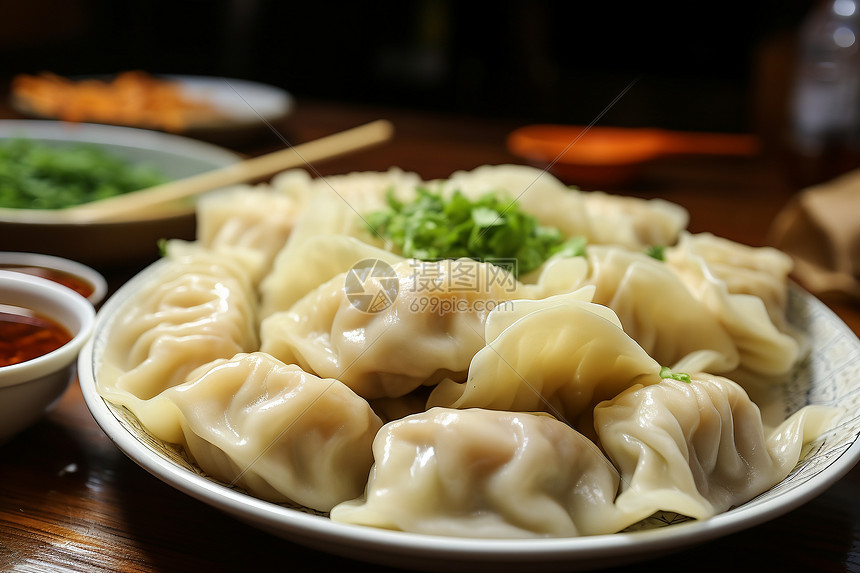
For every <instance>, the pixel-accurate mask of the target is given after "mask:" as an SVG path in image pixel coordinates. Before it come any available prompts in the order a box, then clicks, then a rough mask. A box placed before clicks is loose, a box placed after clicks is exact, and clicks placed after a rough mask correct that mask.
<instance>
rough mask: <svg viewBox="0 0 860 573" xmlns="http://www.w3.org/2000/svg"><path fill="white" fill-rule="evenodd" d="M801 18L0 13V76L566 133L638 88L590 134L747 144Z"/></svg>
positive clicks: (663, 13) (61, 3)
mask: <svg viewBox="0 0 860 573" xmlns="http://www.w3.org/2000/svg"><path fill="white" fill-rule="evenodd" d="M811 5H812V2H811V1H810V0H805V1H800V0H786V1H780V2H777V1H775V0H768V1H763V2H743V1H738V0H729V1H725V2H719V3H710V4H702V3H696V2H668V3H666V2H664V3H660V2H637V3H617V2H572V1H571V2H560V1H559V2H552V1H547V0H544V1H530V2H524V1H497V2H469V1H460V2H456V1H454V0H420V1H415V2H396V1H392V0H382V1H377V2H372V3H370V2H327V1H324V0H318V1H315V2H289V1H278V0H147V1H144V0H127V1H114V0H27V1H25V2H22V1H20V0H0V76H2V77H3V78H9V77H11V76H13V75H14V74H17V73H21V72H26V73H36V72H40V71H52V72H55V73H58V74H61V75H77V74H84V75H88V74H104V73H108V74H109V73H115V72H118V71H122V70H130V69H140V70H146V71H149V72H152V73H178V74H192V75H216V76H227V77H236V78H243V79H251V80H257V81H262V82H265V83H269V84H273V85H276V86H280V87H283V88H285V89H286V90H288V91H289V92H291V93H292V94H293V95H295V96H297V97H307V98H318V99H335V100H344V101H354V102H357V103H368V104H385V105H395V106H401V107H408V108H421V109H428V110H441V111H446V112H454V113H463V114H471V115H482V116H505V117H515V118H522V119H523V120H524V121H554V122H564V123H588V122H590V121H591V120H592V119H594V118H595V117H596V116H597V115H598V114H599V113H600V112H601V111H602V110H603V109H604V108H605V107H606V106H607V105H608V104H609V103H610V102H611V101H612V100H613V99H614V98H615V97H616V96H617V95H618V94H619V93H621V92H622V91H623V90H624V89H625V87H626V86H628V85H629V84H630V83H631V82H634V81H635V84H634V85H633V87H632V88H631V89H630V90H629V92H627V93H626V95H625V96H624V97H623V98H621V100H620V101H619V102H618V103H617V104H616V105H615V106H614V107H612V109H611V110H610V111H609V112H608V113H607V114H606V115H605V116H604V118H603V119H602V121H601V123H604V124H615V125H630V126H639V125H657V126H662V127H668V128H673V129H686V130H713V131H751V130H754V129H757V126H758V124H759V123H762V122H764V123H767V122H768V119H767V116H768V115H776V114H778V113H779V109H778V108H779V107H780V105H781V103H780V101H779V97H778V96H779V94H781V93H782V91H783V88H784V85H783V84H784V82H785V81H786V79H785V77H786V75H785V73H782V72H781V70H782V69H783V68H784V67H785V66H787V65H788V63H787V62H790V60H791V53H790V50H791V42H790V37H791V35H792V34H793V32H794V31H795V30H796V28H797V26H798V24H799V22H800V21H801V19H802V18H803V17H804V15H805V14H806V13H807V12H808V10H809V9H810V6H811ZM786 38H788V39H786ZM781 66H782V67H781ZM774 94H776V95H774Z"/></svg>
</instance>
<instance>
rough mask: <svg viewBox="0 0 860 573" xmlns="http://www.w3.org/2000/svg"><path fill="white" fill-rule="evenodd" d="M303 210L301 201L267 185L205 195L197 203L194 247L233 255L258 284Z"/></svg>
mask: <svg viewBox="0 0 860 573" xmlns="http://www.w3.org/2000/svg"><path fill="white" fill-rule="evenodd" d="M303 207H304V205H303V204H302V203H301V201H299V200H297V199H296V198H294V197H290V196H288V195H285V194H282V193H277V192H275V191H273V190H272V189H271V188H270V187H269V186H268V185H259V186H256V187H252V186H249V185H243V186H236V187H231V188H228V189H223V190H219V191H217V192H213V193H208V194H206V195H204V196H203V197H201V198H200V199H199V200H198V202H197V243H199V244H200V245H201V246H203V247H205V248H207V249H211V250H213V251H235V252H236V253H237V255H238V256H241V257H243V258H244V259H246V264H251V265H253V269H254V272H253V275H252V276H253V279H254V283H255V284H257V283H258V282H259V281H260V280H262V278H263V276H264V275H265V274H266V273H268V272H269V269H270V268H271V266H272V261H273V260H274V258H275V255H277V254H278V252H280V250H281V249H282V248H283V246H284V243H286V241H287V237H289V236H290V232H291V231H292V228H293V223H294V221H295V220H296V218H297V217H298V214H299V212H300V211H301V209H302V208H303Z"/></svg>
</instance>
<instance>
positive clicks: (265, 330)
mask: <svg viewBox="0 0 860 573" xmlns="http://www.w3.org/2000/svg"><path fill="white" fill-rule="evenodd" d="M390 270H391V271H393V274H392V275H391V276H388V275H384V276H383V275H379V276H375V275H374V274H372V273H371V274H369V275H367V276H366V277H365V282H364V283H363V289H364V291H366V292H367V293H370V294H371V295H378V296H382V295H386V296H388V297H389V298H388V299H387V300H384V301H382V302H384V304H382V305H381V306H379V307H375V308H373V307H368V308H363V307H361V306H360V305H359V304H357V300H356V299H355V298H350V296H348V293H347V292H346V286H345V285H346V282H347V281H348V279H349V276H352V275H347V274H341V275H338V276H336V277H335V278H333V279H331V280H330V281H329V282H327V283H325V284H323V285H322V286H321V287H319V288H318V289H316V290H314V291H313V292H311V293H310V294H309V295H307V296H306V297H305V298H303V299H302V300H300V301H299V302H298V303H296V304H295V305H293V307H291V308H290V310H289V311H287V312H281V313H276V314H274V315H271V316H269V317H268V318H266V319H265V320H264V321H263V324H262V329H261V339H262V346H261V349H262V351H264V352H267V353H269V354H272V355H273V356H275V357H276V358H278V359H280V360H283V361H284V362H294V363H296V364H299V365H301V366H302V367H303V368H305V369H306V370H308V371H310V372H313V373H315V374H317V375H319V376H323V377H331V378H337V379H338V380H341V381H343V382H344V383H345V384H346V385H347V386H349V387H350V388H352V389H353V390H355V391H356V392H357V393H358V394H359V395H361V396H363V397H365V398H368V399H373V398H382V397H398V396H403V395H405V394H408V393H409V392H411V391H413V390H414V389H416V388H418V387H419V386H421V385H423V384H433V383H435V382H437V381H438V380H439V379H441V378H442V377H444V376H455V377H456V376H464V375H465V372H466V369H467V368H468V366H469V361H470V360H471V359H472V356H474V355H475V353H476V352H477V351H478V350H479V349H480V348H482V347H483V346H484V321H485V320H486V316H487V314H488V313H489V312H490V310H491V309H492V308H494V306H495V305H497V304H498V303H499V302H500V301H505V300H507V299H509V298H510V297H511V296H512V294H513V293H514V292H516V289H517V288H518V285H517V282H516V280H515V279H514V278H513V277H512V276H511V275H510V274H509V273H507V272H506V271H505V270H504V269H502V268H500V267H496V266H494V265H491V264H489V263H479V262H477V261H473V260H471V259H458V260H443V261H436V262H421V261H415V260H405V261H402V262H400V263H396V264H395V265H394V266H393V267H390ZM356 276H357V275H356ZM392 289H395V291H396V292H393V291H392Z"/></svg>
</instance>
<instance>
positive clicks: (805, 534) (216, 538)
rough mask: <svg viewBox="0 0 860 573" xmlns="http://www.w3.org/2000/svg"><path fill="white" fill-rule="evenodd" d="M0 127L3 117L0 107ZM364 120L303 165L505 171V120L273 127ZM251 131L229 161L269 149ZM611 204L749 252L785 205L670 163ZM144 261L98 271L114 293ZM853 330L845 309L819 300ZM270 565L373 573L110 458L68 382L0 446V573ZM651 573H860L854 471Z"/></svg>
mask: <svg viewBox="0 0 860 573" xmlns="http://www.w3.org/2000/svg"><path fill="white" fill-rule="evenodd" d="M0 117H15V115H14V113H12V112H11V111H10V110H8V109H0ZM378 118H388V119H390V120H392V121H393V123H394V125H395V129H396V136H395V138H394V140H393V141H392V142H391V143H389V144H386V145H384V146H382V147H378V148H375V149H372V150H367V151H363V152H360V153H357V154H354V155H350V156H346V157H342V158H340V159H337V160H331V161H327V162H323V163H320V164H318V165H315V168H316V169H317V170H318V172H319V173H320V174H322V175H327V174H336V173H345V172H349V171H353V170H384V169H387V168H388V167H390V166H399V167H402V168H403V169H405V170H414V171H416V172H418V173H419V174H420V175H421V176H423V177H425V178H435V177H445V176H447V175H449V174H450V173H452V172H453V171H455V170H458V169H472V168H474V167H476V166H478V165H481V164H485V163H503V162H512V161H517V160H516V158H514V157H512V156H510V155H509V154H508V153H507V152H506V150H505V147H504V139H505V136H506V135H507V133H509V132H510V131H511V130H512V129H513V128H515V127H518V126H519V125H520V123H519V122H517V121H514V120H475V119H470V118H463V117H451V116H446V115H439V114H430V113H416V112H409V111H405V110H396V109H374V108H371V107H359V106H349V105H344V104H338V103H329V102H313V101H299V102H298V104H297V107H296V111H295V113H294V114H293V115H292V116H291V117H290V118H288V119H287V120H285V121H284V122H283V124H278V125H277V126H276V127H277V129H278V130H280V132H281V135H282V136H283V137H284V138H285V139H286V140H287V141H289V142H290V143H294V144H295V143H300V142H302V141H307V140H310V139H314V138H316V137H319V136H322V135H325V134H328V133H333V132H336V131H339V130H341V129H345V128H348V127H352V126H355V125H359V124H361V123H364V122H367V121H371V120H373V119H378ZM283 145H284V144H283V142H282V141H281V139H280V138H279V137H277V136H275V135H274V134H271V133H264V134H262V135H261V137H260V138H258V139H256V140H254V141H244V142H242V143H241V145H239V144H237V145H236V146H234V147H236V148H237V150H239V151H244V152H246V153H249V154H255V153H259V152H262V151H266V150H271V149H276V148H279V147H282V146H283ZM616 192H619V193H627V194H632V195H636V196H641V197H662V198H664V199H668V200H670V201H674V202H676V203H678V204H680V205H682V206H684V207H686V208H687V209H688V210H689V212H690V215H691V221H690V230H692V231H694V232H698V231H711V232H714V233H715V234H718V235H722V236H725V237H727V238H730V239H733V240H736V241H740V242H743V243H746V244H750V245H762V244H765V243H766V241H767V228H768V225H769V223H770V221H771V219H772V218H773V216H774V215H775V214H776V213H777V212H778V211H779V209H780V208H781V207H782V206H783V205H784V204H785V202H786V201H787V200H788V199H789V197H790V196H791V193H792V187H791V185H790V184H788V183H787V182H786V179H785V177H784V176H783V174H782V172H781V167H780V165H779V164H777V163H774V162H773V161H770V160H765V159H761V158H756V159H750V158H746V159H739V158H703V157H699V158H689V157H688V158H673V159H664V160H661V161H659V162H656V163H654V164H652V165H650V166H649V167H648V168H647V169H646V170H645V171H644V172H643V174H642V176H641V178H640V180H638V181H637V182H636V183H634V184H631V185H630V186H629V187H627V188H625V189H624V190H622V191H616ZM147 262H148V261H141V262H139V263H138V262H135V263H134V264H130V265H124V266H122V267H112V268H103V269H100V270H102V272H104V273H105V274H106V275H107V276H108V278H109V281H110V283H111V286H112V288H114V289H115V288H116V287H118V286H119V285H120V284H122V282H123V281H124V280H127V278H129V277H130V276H132V275H133V274H134V273H136V272H137V271H138V270H140V268H142V266H144V265H145V264H146V263H147ZM829 304H831V306H832V308H834V310H835V311H836V312H837V313H838V314H839V315H840V316H841V317H842V318H843V319H844V320H845V321H846V322H847V323H848V324H849V326H851V328H852V329H853V330H854V332H855V333H857V332H860V311H858V307H857V306H856V305H852V304H847V303H838V302H834V301H830V302H829ZM263 564H273V566H278V567H281V568H283V569H284V570H290V571H318V570H320V568H328V567H332V568H337V569H349V570H353V571H355V570H359V571H360V570H371V569H372V570H374V571H383V570H385V569H384V568H380V567H378V566H370V565H366V564H364V563H362V562H357V561H351V560H347V559H343V558H340V557H336V556H333V555H330V554H327V553H322V552H318V551H314V550H310V549H306V548H304V547H302V546H299V545H296V544H293V543H291V542H289V541H285V540H283V539H280V538H277V537H274V536H272V535H270V534H267V533H263V532H261V531H259V530H257V529H255V528H253V527H251V526H248V525H246V524H244V523H242V522H239V521H237V520H235V519H233V518H231V517H228V516H226V515H224V514H222V513H221V512H219V511H218V510H215V509H213V508H211V507H209V506H207V505H205V504H203V503H201V502H198V501H196V500H194V499H192V498H190V497H188V496H187V495H185V494H182V493H180V492H179V491H177V490H175V489H173V488H172V487H170V486H168V485H166V484H164V483H162V482H161V481H159V480H158V479H157V478H155V477H153V476H151V475H150V474H149V473H147V472H146V471H145V470H143V469H141V468H140V467H138V466H137V465H136V464H135V463H134V462H132V461H130V460H129V459H128V458H127V457H126V456H125V455H123V454H122V453H121V452H120V451H119V450H118V449H117V448H116V446H115V445H114V444H113V443H112V442H111V441H110V440H109V439H108V438H107V436H106V435H105V434H104V433H103V432H102V430H101V429H100V428H99V427H98V426H97V425H96V423H95V421H94V420H93V418H92V417H91V416H90V414H89V411H88V410H87V408H86V405H85V403H84V402H83V399H82V397H81V392H80V389H79V387H78V386H77V384H73V385H72V386H71V387H70V389H69V390H68V392H67V393H66V394H65V395H64V397H63V398H62V399H61V401H60V402H59V403H58V404H57V406H56V407H55V408H54V409H53V410H52V411H51V412H50V413H49V414H48V415H47V416H46V417H45V418H44V419H43V420H42V421H40V422H39V423H38V424H36V425H35V426H33V427H31V428H30V429H28V430H27V431H25V432H24V433H22V434H20V435H19V436H17V437H16V438H15V439H13V440H12V441H11V442H9V443H8V444H6V445H4V446H2V447H0V570H3V571H19V572H25V571H26V572H31V571H32V572H36V571H38V572H41V571H87V572H90V571H141V572H143V571H191V570H201V571H232V570H239V569H242V570H255V569H257V568H261V567H262V566H263ZM634 567H635V569H637V570H641V569H642V568H643V567H644V568H646V569H650V568H654V569H659V570H661V571H730V570H738V569H740V570H761V571H765V570H767V571H847V570H853V571H858V570H860V468H854V469H853V470H852V471H851V472H850V473H848V474H847V475H846V476H845V477H844V478H843V479H841V480H840V481H839V482H838V483H836V484H835V485H834V486H833V487H831V488H830V489H829V490H828V491H826V492H825V493H823V494H822V495H820V496H819V497H817V498H816V499H814V500H812V501H810V502H809V503H807V504H805V505H803V506H801V507H800V508H798V509H796V510H794V511H792V512H790V513H788V514H786V515H784V516H782V517H778V518H776V519H773V520H772V521H770V522H767V523H764V524H762V525H758V526H756V527H753V528H750V529H748V530H745V531H741V532H737V533H734V534H731V535H728V536H726V537H724V538H721V539H718V540H715V541H711V542H708V543H705V544H703V545H700V546H696V547H692V548H686V549H683V550H681V551H680V552H677V553H673V554H670V555H667V556H665V557H661V558H659V559H657V560H652V561H648V562H645V563H641V564H638V565H635V566H632V567H631V569H633V568H634Z"/></svg>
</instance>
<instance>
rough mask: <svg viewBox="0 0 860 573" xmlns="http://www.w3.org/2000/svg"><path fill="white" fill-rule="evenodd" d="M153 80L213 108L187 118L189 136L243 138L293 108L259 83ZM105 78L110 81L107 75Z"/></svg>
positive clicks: (280, 93)
mask: <svg viewBox="0 0 860 573" xmlns="http://www.w3.org/2000/svg"><path fill="white" fill-rule="evenodd" d="M99 77H102V76H99ZM154 77H157V78H160V79H164V80H168V81H171V82H174V83H175V84H177V85H178V87H179V88H180V89H181V90H182V91H183V92H184V93H185V94H186V95H187V96H188V97H189V98H190V99H194V100H197V101H200V102H204V103H207V104H209V105H210V106H211V107H212V110H213V112H214V113H212V114H208V113H207V114H198V115H195V116H194V117H191V118H190V119H189V123H188V125H187V126H186V127H185V129H183V130H182V132H181V133H182V135H187V136H189V137H195V138H201V139H207V140H211V141H218V142H227V141H229V140H234V139H236V138H240V139H244V138H245V137H247V136H249V135H251V134H258V133H260V132H261V131H265V130H268V129H270V125H271V123H273V122H276V121H279V120H282V119H284V118H286V117H287V116H289V115H290V113H291V112H292V110H293V107H294V100H293V97H292V95H291V94H290V93H289V92H287V91H285V90H282V89H281V88H278V87H275V86H271V85H267V84H263V83H259V82H254V81H249V80H242V79H236V78H222V77H212V76H188V75H171V74H155V75H154ZM104 78H105V79H109V78H108V77H107V76H104ZM74 79H80V78H74ZM10 102H11V105H12V107H13V108H14V109H15V110H16V111H18V112H19V113H22V114H24V115H27V116H30V117H40V118H43V119H59V118H57V117H46V116H44V115H41V114H39V113H37V112H35V111H34V110H33V109H31V108H30V106H29V105H27V102H26V100H23V99H21V98H16V97H14V94H13V97H12V98H11V100H10ZM130 127H146V126H134V125H131V126H130Z"/></svg>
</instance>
